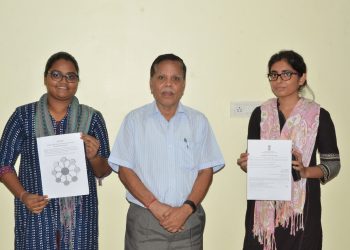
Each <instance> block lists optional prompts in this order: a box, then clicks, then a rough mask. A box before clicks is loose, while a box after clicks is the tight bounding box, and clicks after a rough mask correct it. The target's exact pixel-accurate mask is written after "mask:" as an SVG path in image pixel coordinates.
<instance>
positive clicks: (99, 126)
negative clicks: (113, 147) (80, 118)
mask: <svg viewBox="0 0 350 250" xmlns="http://www.w3.org/2000/svg"><path fill="white" fill-rule="evenodd" d="M88 134H89V135H91V136H93V137H95V138H96V139H97V140H99V141H100V148H99V150H98V155H99V156H101V157H103V158H108V157H109V154H110V148H109V139H108V132H107V128H106V123H105V121H104V119H103V116H102V114H101V113H100V112H98V111H97V112H96V113H95V114H94V115H93V117H92V120H91V126H90V129H89V133H88Z"/></svg>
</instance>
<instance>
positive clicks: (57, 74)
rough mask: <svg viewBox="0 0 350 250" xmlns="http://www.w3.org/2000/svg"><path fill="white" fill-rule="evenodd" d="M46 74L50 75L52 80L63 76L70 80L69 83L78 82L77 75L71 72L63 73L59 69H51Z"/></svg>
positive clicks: (58, 80) (59, 79) (57, 79)
mask: <svg viewBox="0 0 350 250" xmlns="http://www.w3.org/2000/svg"><path fill="white" fill-rule="evenodd" d="M48 75H50V77H51V79H52V80H54V81H57V82H60V81H62V79H63V77H65V78H66V80H67V82H70V83H77V82H79V76H78V75H77V74H75V73H73V72H71V73H67V74H66V75H63V74H62V72H61V71H58V70H53V71H50V72H48Z"/></svg>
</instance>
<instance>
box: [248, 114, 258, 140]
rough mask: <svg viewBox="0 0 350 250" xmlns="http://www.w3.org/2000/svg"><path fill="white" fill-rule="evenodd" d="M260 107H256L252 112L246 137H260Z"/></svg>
mask: <svg viewBox="0 0 350 250" xmlns="http://www.w3.org/2000/svg"><path fill="white" fill-rule="evenodd" d="M260 121H261V109H260V107H256V108H255V109H254V111H253V112H252V115H251V116H250V119H249V125H248V139H260Z"/></svg>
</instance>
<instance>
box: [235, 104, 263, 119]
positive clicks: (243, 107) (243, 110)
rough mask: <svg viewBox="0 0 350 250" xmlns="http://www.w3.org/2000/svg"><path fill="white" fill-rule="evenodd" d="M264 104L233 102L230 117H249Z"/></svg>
mask: <svg viewBox="0 0 350 250" xmlns="http://www.w3.org/2000/svg"><path fill="white" fill-rule="evenodd" d="M261 103H262V102H259V101H242V102H231V106H230V116H231V117H249V116H250V115H251V113H252V112H253V110H254V109H255V108H256V107H257V106H260V105H261Z"/></svg>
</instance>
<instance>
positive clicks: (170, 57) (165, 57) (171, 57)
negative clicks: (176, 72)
mask: <svg viewBox="0 0 350 250" xmlns="http://www.w3.org/2000/svg"><path fill="white" fill-rule="evenodd" d="M167 60H169V61H176V62H179V63H180V64H181V66H182V72H183V77H184V80H186V65H185V63H184V61H183V60H182V59H181V58H180V57H178V56H177V55H174V54H163V55H160V56H158V57H157V58H156V59H155V60H154V61H153V63H152V66H151V72H150V75H151V77H152V76H153V75H154V73H155V66H156V65H158V64H159V63H161V62H163V61H167Z"/></svg>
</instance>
